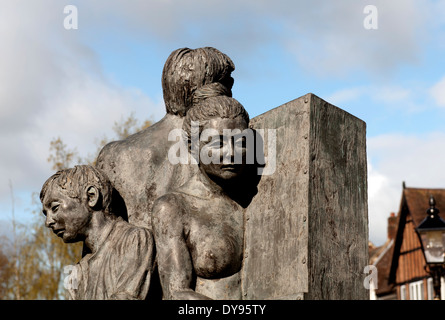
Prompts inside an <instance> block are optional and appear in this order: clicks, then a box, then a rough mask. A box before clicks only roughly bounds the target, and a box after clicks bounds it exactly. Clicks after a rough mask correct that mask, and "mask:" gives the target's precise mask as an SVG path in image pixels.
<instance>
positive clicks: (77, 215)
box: [40, 166, 153, 300]
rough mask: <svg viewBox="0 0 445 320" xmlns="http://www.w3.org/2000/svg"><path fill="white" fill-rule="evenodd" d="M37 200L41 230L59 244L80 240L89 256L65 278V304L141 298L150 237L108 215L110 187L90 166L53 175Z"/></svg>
mask: <svg viewBox="0 0 445 320" xmlns="http://www.w3.org/2000/svg"><path fill="white" fill-rule="evenodd" d="M40 200H41V202H42V205H43V213H44V215H45V216H46V222H45V224H46V226H47V227H48V228H51V229H52V230H53V232H54V233H55V234H56V235H57V236H59V237H60V238H62V240H63V241H64V242H65V243H72V242H78V241H83V242H84V246H85V247H87V248H88V249H89V252H90V253H88V254H87V255H85V256H84V257H83V258H82V259H81V260H80V262H79V263H78V264H76V265H75V267H74V270H73V271H72V273H71V276H75V277H76V278H75V279H74V283H76V285H74V286H72V287H71V288H70V289H69V292H70V296H71V299H74V300H84V299H87V300H91V299H93V300H106V299H116V300H133V299H134V300H136V299H137V300H143V299H145V298H146V296H147V293H148V289H149V285H150V275H151V272H152V265H153V261H152V260H153V257H152V256H153V253H152V250H153V238H152V235H151V233H150V232H149V230H147V229H146V228H142V227H137V226H134V225H131V224H129V223H128V222H126V221H124V220H123V219H122V218H121V217H119V216H116V215H115V214H114V213H113V212H112V209H111V203H112V187H111V184H110V182H109V181H108V179H107V178H106V177H105V175H104V174H103V173H102V172H100V171H99V170H98V169H96V168H94V167H92V166H75V167H74V168H71V169H66V170H61V171H58V172H57V173H55V174H54V175H52V176H51V177H50V178H49V179H48V180H47V181H46V182H45V183H44V185H43V187H42V190H41V193H40Z"/></svg>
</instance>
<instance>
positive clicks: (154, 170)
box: [96, 47, 235, 230]
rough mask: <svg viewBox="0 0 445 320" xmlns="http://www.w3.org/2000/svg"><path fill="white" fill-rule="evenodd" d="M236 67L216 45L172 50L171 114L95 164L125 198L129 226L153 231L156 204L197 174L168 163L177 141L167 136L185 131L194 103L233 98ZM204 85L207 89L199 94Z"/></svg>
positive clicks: (168, 69) (167, 81)
mask: <svg viewBox="0 0 445 320" xmlns="http://www.w3.org/2000/svg"><path fill="white" fill-rule="evenodd" d="M234 69H235V66H234V64H233V62H232V61H231V60H230V58H229V57H228V56H226V55H225V54H223V53H221V52H220V51H218V50H216V49H214V48H211V47H205V48H198V49H194V50H192V49H188V48H182V49H178V50H175V51H173V52H172V53H171V54H170V56H169V57H168V59H167V61H166V63H165V65H164V69H163V72H162V88H163V95H164V101H165V106H166V109H167V114H166V115H165V116H164V117H163V118H162V119H161V120H160V121H158V122H157V123H155V124H154V125H152V126H150V127H148V128H146V129H144V130H142V131H140V132H138V133H136V134H133V135H131V136H129V137H128V138H126V139H124V140H120V141H114V142H111V143H109V144H107V145H106V146H105V147H104V148H103V149H102V150H101V152H100V153H99V156H98V158H97V162H96V166H97V167H98V168H99V169H101V170H102V171H103V172H105V174H106V175H107V176H108V178H109V179H110V181H111V183H112V185H113V187H114V188H115V189H116V190H117V191H118V192H119V194H120V196H121V197H122V198H123V199H124V201H125V204H126V208H127V214H128V221H129V222H130V223H132V224H135V225H139V226H143V227H147V228H149V229H150V230H151V212H152V207H153V203H154V201H155V200H156V199H157V198H158V197H160V196H162V195H163V194H165V193H166V192H167V191H169V190H172V189H173V188H176V187H178V186H180V185H182V184H183V183H184V182H185V181H187V180H188V179H189V178H190V177H191V176H192V175H193V174H194V173H195V172H196V170H197V168H196V165H191V164H180V163H179V164H172V163H170V162H169V160H168V151H169V149H170V147H171V146H172V145H173V144H174V143H177V141H168V135H169V133H170V132H171V131H172V130H173V129H181V128H182V123H183V118H184V116H185V114H186V113H187V110H188V109H189V108H190V107H191V106H192V105H193V103H196V102H197V101H199V100H200V99H204V98H207V97H211V96H218V95H221V94H224V95H226V96H231V95H232V92H231V89H232V86H233V78H232V77H231V73H232V71H233V70H234ZM204 85H208V86H206V87H207V88H208V89H207V90H204V91H201V93H200V94H199V95H196V94H195V92H196V90H197V89H199V88H201V87H202V86H204Z"/></svg>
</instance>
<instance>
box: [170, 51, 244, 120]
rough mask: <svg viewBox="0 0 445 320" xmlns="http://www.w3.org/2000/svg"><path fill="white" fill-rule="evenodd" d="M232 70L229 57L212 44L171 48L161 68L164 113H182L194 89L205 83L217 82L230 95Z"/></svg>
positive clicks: (232, 66) (232, 65)
mask: <svg viewBox="0 0 445 320" xmlns="http://www.w3.org/2000/svg"><path fill="white" fill-rule="evenodd" d="M233 70H235V65H234V64H233V62H232V60H231V59H230V58H229V57H228V56H227V55H225V54H224V53H222V52H221V51H219V50H217V49H215V48H212V47H204V48H198V49H189V48H181V49H177V50H175V51H173V52H172V53H171V54H170V56H169V57H168V58H167V61H166V62H165V65H164V69H163V71H162V91H163V95H164V102H165V107H166V109H167V113H170V114H175V115H180V116H184V115H185V114H186V113H187V111H188V110H189V109H190V108H191V107H192V105H193V99H194V93H195V91H196V90H197V89H199V88H200V87H202V86H204V85H206V84H210V83H218V90H220V91H223V92H224V95H227V96H232V91H231V90H232V86H233V78H232V77H231V73H232V71H233Z"/></svg>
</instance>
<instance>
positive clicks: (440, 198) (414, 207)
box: [376, 184, 445, 300]
mask: <svg viewBox="0 0 445 320" xmlns="http://www.w3.org/2000/svg"><path fill="white" fill-rule="evenodd" d="M430 195H432V196H433V197H434V198H435V200H436V208H437V209H439V210H440V213H439V215H440V216H441V217H442V218H445V189H419V188H406V187H405V184H404V188H403V191H402V199H401V201H400V207H399V212H398V214H397V217H396V220H397V221H396V225H397V226H396V229H397V231H396V234H395V238H394V241H393V243H392V245H391V248H389V249H388V250H387V253H388V254H389V252H390V251H392V254H390V260H391V262H390V265H388V264H384V265H385V268H386V269H385V268H383V267H382V268H381V271H382V272H383V273H384V274H383V275H380V269H378V271H379V289H378V290H380V285H381V286H382V288H385V286H386V287H387V288H392V290H394V291H395V293H396V295H397V299H398V300H427V299H432V298H433V285H432V278H431V276H430V274H429V273H428V272H427V271H426V270H425V265H426V261H425V257H424V255H423V251H422V243H421V241H420V237H419V235H418V233H417V231H416V230H415V229H416V227H417V226H419V224H420V223H421V222H422V220H423V219H424V218H425V217H426V211H427V209H429V198H430ZM382 259H383V258H382ZM385 259H389V258H388V257H387V256H386V257H385ZM381 261H383V260H381ZM386 262H388V261H386ZM388 267H389V268H388ZM388 269H389V273H387V271H388ZM380 280H382V283H381V282H380ZM441 280H442V288H441V289H442V299H444V298H445V294H444V293H445V284H444V281H443V278H442V279H441ZM377 292H378V291H377ZM377 292H376V294H377Z"/></svg>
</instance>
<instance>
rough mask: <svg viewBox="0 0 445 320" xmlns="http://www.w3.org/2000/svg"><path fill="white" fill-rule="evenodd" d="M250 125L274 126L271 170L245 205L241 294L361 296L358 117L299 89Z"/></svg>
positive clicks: (363, 202) (363, 261)
mask: <svg viewBox="0 0 445 320" xmlns="http://www.w3.org/2000/svg"><path fill="white" fill-rule="evenodd" d="M251 126H252V127H253V128H255V129H265V131H267V129H275V130H276V171H275V173H273V174H272V175H268V176H262V178H261V180H260V182H259V184H258V193H257V195H256V196H255V197H254V198H253V200H252V203H251V204H250V205H249V207H248V208H247V211H246V217H245V219H246V224H245V260H244V266H243V272H242V290H243V297H244V298H245V299H280V298H288V299H289V298H302V293H304V298H305V299H366V298H367V296H368V293H367V291H366V289H365V288H364V286H363V277H364V275H363V268H364V267H365V266H366V265H367V256H368V254H367V252H368V251H367V250H368V247H367V245H368V217H367V171H366V170H367V169H366V127H365V123H364V122H363V121H361V120H360V119H357V118H355V117H353V116H351V115H350V114H348V113H347V112H345V111H343V110H341V109H339V108H337V107H335V106H333V105H331V104H329V103H327V102H325V101H323V100H322V99H320V98H318V97H317V96H315V95H313V94H307V95H305V96H303V97H300V98H298V99H296V100H293V101H291V102H289V103H286V104H284V105H282V106H280V107H278V108H275V109H273V110H271V111H269V112H266V113H265V114H262V115H260V116H258V117H256V118H254V119H252V120H251ZM267 140H268V139H267V137H266V138H265V143H267ZM265 149H266V152H267V148H265ZM266 156H267V154H266Z"/></svg>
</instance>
